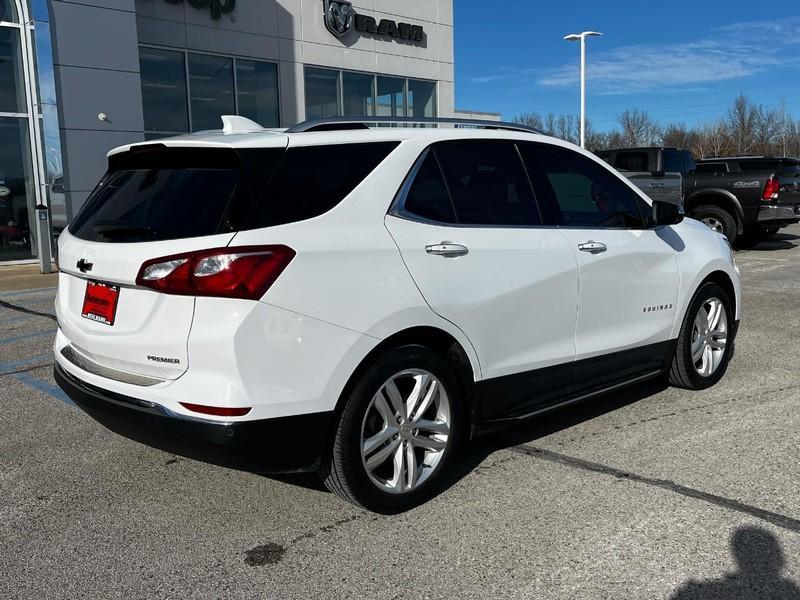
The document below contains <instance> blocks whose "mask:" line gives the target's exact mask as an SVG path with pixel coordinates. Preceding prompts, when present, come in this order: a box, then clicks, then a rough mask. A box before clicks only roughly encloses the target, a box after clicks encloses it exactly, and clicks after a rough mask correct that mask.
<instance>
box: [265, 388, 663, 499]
mask: <svg viewBox="0 0 800 600" xmlns="http://www.w3.org/2000/svg"><path fill="white" fill-rule="evenodd" d="M666 388H667V384H666V382H665V381H663V380H661V379H656V380H652V381H649V382H646V383H642V384H639V385H635V386H633V387H629V388H625V389H622V390H619V391H617V392H613V393H610V394H607V395H604V396H598V397H597V398H593V399H591V400H587V401H584V402H581V403H578V404H575V405H573V406H568V407H564V408H561V409H558V410H554V411H553V412H550V413H547V414H544V415H542V416H539V417H535V418H533V419H530V420H528V421H525V422H522V423H520V424H519V425H516V426H513V427H510V428H507V429H502V430H500V431H498V432H496V433H489V434H485V435H482V436H480V437H478V438H477V439H475V440H472V441H470V442H467V443H465V444H464V445H463V446H462V447H461V448H460V449H459V451H458V453H457V454H456V455H455V456H453V458H452V461H451V463H450V466H449V467H448V471H449V472H448V473H447V474H446V475H445V477H444V478H443V481H442V482H441V485H440V486H439V488H438V490H437V491H436V492H435V494H433V497H435V496H438V495H439V494H441V493H442V492H444V491H446V490H447V489H449V488H450V487H452V486H453V485H455V484H456V483H458V482H459V481H460V480H461V479H463V478H464V477H466V476H467V475H469V474H470V473H472V472H473V471H475V470H476V469H477V468H478V467H480V466H481V464H482V463H483V462H484V461H485V460H486V459H487V458H488V457H489V456H491V455H492V454H494V453H495V452H497V451H498V450H503V449H505V448H509V447H512V446H517V445H519V444H525V443H530V442H534V441H536V440H538V439H540V438H543V437H546V436H548V435H551V434H553V433H556V432H558V431H562V430H564V429H569V428H570V427H573V426H575V425H578V424H580V423H583V422H584V421H589V420H591V419H594V418H596V417H599V416H601V415H604V414H606V413H609V412H613V411H615V410H617V409H619V408H622V407H624V406H627V405H629V404H633V403H635V402H638V401H639V400H642V399H644V398H649V397H650V396H653V395H654V394H657V393H659V392H661V391H663V390H664V389H666ZM267 477H268V478H270V479H275V480H278V481H282V482H284V483H288V484H290V485H297V486H300V487H303V488H306V489H311V490H316V491H322V492H327V491H328V490H327V488H326V487H325V485H324V484H323V483H322V481H321V480H320V478H319V477H318V476H317V474H316V473H297V474H286V475H268V476H267Z"/></svg>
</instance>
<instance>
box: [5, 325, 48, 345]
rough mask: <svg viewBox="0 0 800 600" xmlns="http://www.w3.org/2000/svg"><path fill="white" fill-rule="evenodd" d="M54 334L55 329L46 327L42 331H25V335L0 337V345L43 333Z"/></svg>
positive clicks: (31, 337)
mask: <svg viewBox="0 0 800 600" xmlns="http://www.w3.org/2000/svg"><path fill="white" fill-rule="evenodd" d="M55 334H56V330H55V329H46V330H44V331H37V332H36V333H26V334H25V335H15V336H12V337H7V338H0V346H7V345H8V344H14V343H16V342H22V341H25V340H32V339H34V338H38V337H42V336H45V335H55Z"/></svg>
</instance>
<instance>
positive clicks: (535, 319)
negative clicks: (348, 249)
mask: <svg viewBox="0 0 800 600" xmlns="http://www.w3.org/2000/svg"><path fill="white" fill-rule="evenodd" d="M443 174H444V177H443ZM392 212H393V214H390V215H389V216H388V217H387V218H386V226H387V228H388V230H389V232H390V233H391V235H392V237H393V238H394V240H395V242H396V243H397V245H398V247H399V248H400V251H401V253H402V256H403V259H404V260H405V262H406V265H407V266H408V269H409V271H410V272H411V275H412V276H413V278H414V281H415V282H416V284H417V286H418V287H419V289H420V291H421V292H422V295H423V296H424V298H425V300H426V301H427V302H428V304H429V305H430V307H431V308H432V309H433V310H434V311H435V312H436V313H438V314H439V315H440V316H442V317H443V318H445V319H447V320H449V321H451V322H452V323H454V324H455V325H456V326H458V327H459V328H460V329H461V330H462V331H463V332H464V333H465V334H466V336H467V337H468V338H469V340H470V341H471V343H472V344H473V346H474V348H475V351H476V353H477V355H478V358H479V360H480V363H481V369H482V371H483V377H484V381H483V382H481V383H480V384H479V390H481V398H482V408H483V416H484V418H487V419H491V418H498V417H501V416H508V415H516V414H523V413H525V412H530V411H531V410H535V408H536V407H539V406H543V405H546V404H547V403H548V402H549V401H552V400H553V399H554V398H555V397H557V396H559V395H561V394H563V393H564V391H565V390H566V388H567V387H568V386H569V385H570V383H571V380H572V361H573V359H574V354H575V347H574V334H575V315H576V300H577V294H578V277H577V267H576V261H575V257H574V254H573V253H572V250H571V248H570V247H569V244H568V243H567V240H566V238H565V237H564V236H563V235H562V234H561V233H560V232H559V231H558V230H557V229H556V228H547V227H542V226H541V224H542V221H541V214H540V212H539V210H538V207H537V205H536V202H535V201H534V199H533V195H532V193H531V189H530V184H529V182H528V179H527V177H526V175H525V171H524V169H523V167H522V163H521V162H520V160H519V156H518V154H517V150H516V147H515V145H514V143H513V142H505V141H502V142H499V141H498V142H493V141H485V140H469V141H458V142H443V143H440V144H436V145H434V146H433V147H432V148H431V149H429V150H427V151H426V153H425V154H424V155H423V158H422V159H421V160H420V161H419V162H418V164H417V166H416V167H415V171H414V178H413V181H412V182H410V183H409V184H407V186H406V187H405V195H404V197H403V198H402V199H401V203H400V205H399V206H398V207H395V210H393V211H392Z"/></svg>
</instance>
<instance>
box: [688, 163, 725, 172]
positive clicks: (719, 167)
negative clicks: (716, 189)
mask: <svg viewBox="0 0 800 600" xmlns="http://www.w3.org/2000/svg"><path fill="white" fill-rule="evenodd" d="M694 170H695V172H696V173H727V172H728V165H727V164H725V163H721V162H717V163H697V165H696V166H695V168H694Z"/></svg>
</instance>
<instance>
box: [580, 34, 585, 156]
mask: <svg viewBox="0 0 800 600" xmlns="http://www.w3.org/2000/svg"><path fill="white" fill-rule="evenodd" d="M581 148H586V36H585V35H581Z"/></svg>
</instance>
